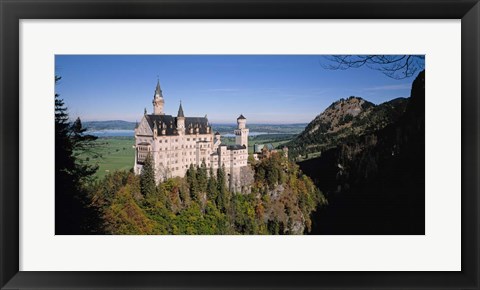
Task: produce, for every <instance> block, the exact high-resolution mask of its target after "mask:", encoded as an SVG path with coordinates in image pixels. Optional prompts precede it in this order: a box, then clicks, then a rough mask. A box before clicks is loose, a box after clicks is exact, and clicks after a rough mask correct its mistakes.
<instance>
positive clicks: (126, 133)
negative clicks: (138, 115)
mask: <svg viewBox="0 0 480 290" xmlns="http://www.w3.org/2000/svg"><path fill="white" fill-rule="evenodd" d="M85 133H86V134H90V135H93V136H97V137H133V136H134V135H135V134H134V131H133V130H98V131H86V132H85Z"/></svg>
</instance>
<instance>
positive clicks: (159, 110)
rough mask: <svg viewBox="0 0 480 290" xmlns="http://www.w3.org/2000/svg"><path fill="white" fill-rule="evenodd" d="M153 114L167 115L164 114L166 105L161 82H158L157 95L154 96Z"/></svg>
mask: <svg viewBox="0 0 480 290" xmlns="http://www.w3.org/2000/svg"><path fill="white" fill-rule="evenodd" d="M152 103H153V114H155V115H165V113H164V112H163V106H164V105H165V100H164V99H163V95H162V89H160V80H157V87H156V89H155V95H154V96H153V102H152Z"/></svg>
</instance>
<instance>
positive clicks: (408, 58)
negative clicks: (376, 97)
mask: <svg viewBox="0 0 480 290" xmlns="http://www.w3.org/2000/svg"><path fill="white" fill-rule="evenodd" d="M325 59H326V60H327V61H326V63H321V65H322V67H323V68H325V69H331V70H346V69H350V68H359V67H362V66H367V67H368V68H371V69H374V70H378V71H381V72H382V73H383V74H385V75H386V76H388V77H390V78H393V79H404V78H408V77H411V76H413V75H415V74H416V73H417V72H418V71H420V70H423V69H424V68H425V56H424V55H331V56H325Z"/></svg>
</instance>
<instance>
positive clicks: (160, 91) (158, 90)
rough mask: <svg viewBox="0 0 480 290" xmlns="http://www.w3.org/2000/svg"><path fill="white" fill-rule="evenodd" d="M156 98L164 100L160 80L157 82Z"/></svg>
mask: <svg viewBox="0 0 480 290" xmlns="http://www.w3.org/2000/svg"><path fill="white" fill-rule="evenodd" d="M155 96H159V97H161V98H163V96H162V89H161V88H160V80H157V87H156V88H155Z"/></svg>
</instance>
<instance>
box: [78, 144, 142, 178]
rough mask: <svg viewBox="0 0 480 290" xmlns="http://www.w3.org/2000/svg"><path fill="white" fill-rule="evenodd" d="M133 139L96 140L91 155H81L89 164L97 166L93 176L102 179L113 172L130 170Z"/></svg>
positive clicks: (133, 153) (131, 166)
mask: <svg viewBox="0 0 480 290" xmlns="http://www.w3.org/2000/svg"><path fill="white" fill-rule="evenodd" d="M133 144H134V138H133V137H108V138H98V139H97V141H96V144H95V145H96V146H95V148H94V149H93V150H92V151H93V152H92V153H89V154H83V155H82V158H83V159H85V160H86V161H87V162H89V163H90V164H98V166H99V168H98V170H97V173H96V174H95V176H96V177H97V178H99V179H101V178H103V177H104V176H105V175H107V174H108V173H109V172H113V171H115V170H130V169H131V168H133V163H134V162H135V149H134V148H133V147H132V146H133Z"/></svg>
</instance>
